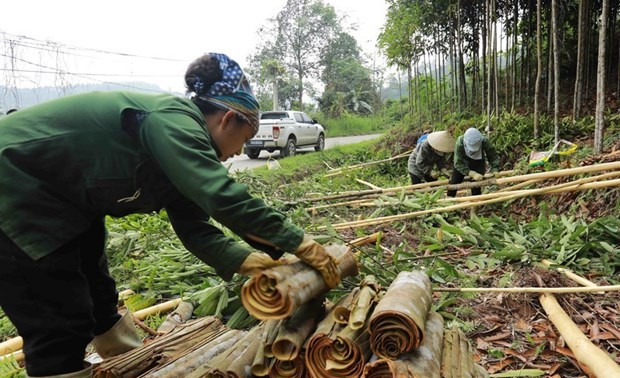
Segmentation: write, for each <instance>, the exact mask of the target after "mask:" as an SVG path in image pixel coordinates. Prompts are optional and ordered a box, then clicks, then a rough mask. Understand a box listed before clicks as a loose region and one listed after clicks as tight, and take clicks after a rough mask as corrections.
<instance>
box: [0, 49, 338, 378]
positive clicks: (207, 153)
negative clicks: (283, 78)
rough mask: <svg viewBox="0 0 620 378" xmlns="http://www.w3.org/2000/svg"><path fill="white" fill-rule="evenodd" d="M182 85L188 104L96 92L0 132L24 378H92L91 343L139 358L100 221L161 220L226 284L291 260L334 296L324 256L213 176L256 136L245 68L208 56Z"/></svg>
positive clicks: (7, 249) (4, 123) (21, 114)
mask: <svg viewBox="0 0 620 378" xmlns="http://www.w3.org/2000/svg"><path fill="white" fill-rule="evenodd" d="M185 83H186V85H187V89H188V94H191V98H189V99H186V98H179V97H175V96H172V95H169V94H156V95H152V94H142V93H130V92H94V93H87V94H79V95H74V96H68V97H64V98H60V99H55V100H52V101H49V102H46V103H43V104H40V105H36V106H33V107H29V108H24V109H21V110H20V111H18V112H16V113H15V114H11V116H10V117H5V118H3V119H2V120H0V135H2V137H1V138H0V306H1V307H2V309H3V310H4V312H5V313H6V314H7V316H8V317H9V319H10V320H11V321H12V322H13V324H14V325H15V326H16V328H17V331H18V332H19V334H20V335H21V336H22V337H23V339H24V348H23V350H24V353H25V356H26V369H27V374H28V376H30V377H37V376H38V377H41V376H46V377H49V376H51V377H54V376H62V377H88V376H90V374H91V371H90V367H89V366H87V365H88V364H85V363H84V362H83V358H84V351H85V347H86V345H87V344H88V343H89V342H90V341H91V340H92V341H93V344H94V346H95V348H96V350H97V351H98V352H99V354H100V355H101V356H102V357H104V358H106V357H109V356H112V355H116V354H120V353H122V352H125V351H127V350H130V349H132V348H135V347H137V346H139V345H141V342H140V339H139V338H138V336H137V334H136V330H135V329H134V327H133V322H132V319H131V316H130V315H129V316H127V315H125V316H122V317H121V316H120V315H119V314H118V313H117V308H116V304H117V292H116V288H115V283H114V281H113V279H112V278H111V277H110V274H109V272H108V267H107V260H106V255H105V240H106V230H105V226H104V217H105V216H106V215H110V216H114V217H120V216H124V215H127V214H132V213H148V212H153V211H158V210H160V209H162V208H163V209H165V210H166V211H167V214H168V217H169V219H170V222H171V224H172V226H173V228H174V230H175V232H176V233H177V235H178V237H179V239H180V240H181V241H182V242H183V244H184V245H185V247H186V248H187V249H188V250H189V251H190V252H191V253H193V254H195V255H196V256H197V257H198V258H200V259H201V260H202V261H204V262H205V263H207V264H208V265H210V266H212V267H213V268H215V270H216V271H217V273H218V274H219V275H220V276H221V277H222V278H224V279H226V280H228V279H230V278H231V277H232V275H233V274H234V273H235V272H237V273H240V274H252V273H255V272H257V271H259V270H261V269H265V268H267V267H271V266H274V265H276V264H277V262H276V261H275V259H278V258H280V257H281V256H282V254H283V253H284V252H294V253H295V254H296V255H297V256H298V257H299V258H300V259H301V260H303V261H305V262H307V263H308V264H310V265H311V266H313V267H314V268H316V269H317V270H319V271H320V272H321V274H322V275H323V277H324V279H325V281H326V283H327V285H328V286H329V287H335V286H336V285H337V284H338V283H339V280H340V277H339V274H338V271H337V267H336V266H335V264H334V262H333V261H332V260H331V258H330V257H329V255H328V254H327V253H326V252H325V249H324V248H323V247H322V246H321V245H320V244H318V243H316V242H314V241H313V240H312V239H311V238H309V237H307V236H305V235H304V231H303V230H302V229H300V228H298V227H296V226H294V225H293V224H291V223H290V221H289V220H288V219H287V218H286V217H285V216H284V215H283V214H281V213H279V212H278V211H276V210H274V209H272V208H271V207H269V206H267V205H266V204H265V203H264V202H263V201H262V200H261V199H258V198H254V197H252V196H250V195H249V194H248V192H247V191H246V187H245V186H243V185H241V184H238V183H236V182H235V181H234V180H233V179H232V178H230V177H229V176H228V172H227V170H226V168H225V167H224V166H223V165H222V164H221V161H224V160H226V159H227V158H229V157H231V156H233V155H234V154H235V153H237V152H238V151H240V149H241V147H242V146H243V144H244V143H245V142H246V141H247V140H248V139H250V138H252V137H253V136H254V134H255V133H256V131H257V128H258V114H259V106H258V103H257V101H256V99H255V98H254V96H253V94H252V91H251V88H250V86H249V84H248V82H247V80H246V78H245V76H244V73H243V71H242V70H241V68H240V67H239V66H238V65H237V63H236V62H235V61H233V60H231V59H229V58H228V57H227V56H226V55H223V54H214V53H211V54H206V55H204V56H202V57H200V58H198V59H197V60H196V61H194V62H193V63H191V64H190V65H189V67H188V69H187V72H186V74H185ZM210 217H213V219H215V220H217V221H218V222H220V223H221V224H223V225H225V226H226V227H228V228H230V229H231V230H232V231H233V232H235V233H236V234H238V235H239V236H241V237H242V238H243V239H244V240H246V241H247V242H248V243H249V244H250V245H251V246H252V247H255V248H257V249H259V250H262V251H264V252H266V254H265V253H260V252H252V251H250V250H248V249H247V248H246V247H244V246H242V245H241V244H239V243H236V242H235V241H234V240H233V239H231V238H229V237H226V236H224V234H223V233H222V232H221V231H220V229H218V228H216V227H214V226H212V225H211V224H210V223H209V222H208V221H209V218H210ZM240 220H241V221H240Z"/></svg>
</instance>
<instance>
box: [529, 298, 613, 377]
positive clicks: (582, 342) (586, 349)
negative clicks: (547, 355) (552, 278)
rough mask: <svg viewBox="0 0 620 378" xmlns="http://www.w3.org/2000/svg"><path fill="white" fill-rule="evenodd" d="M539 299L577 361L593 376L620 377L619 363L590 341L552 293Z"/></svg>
mask: <svg viewBox="0 0 620 378" xmlns="http://www.w3.org/2000/svg"><path fill="white" fill-rule="evenodd" d="M539 299H540V304H541V305H542V306H543V308H544V310H545V312H546V313H547V316H548V317H549V320H550V321H551V323H553V325H554V326H555V328H557V329H558V331H559V332H560V335H562V338H563V339H564V341H566V344H567V345H568V347H569V348H570V350H571V351H572V352H573V354H574V355H575V358H576V359H577V361H579V362H580V363H582V364H584V365H585V366H587V367H588V368H589V369H590V370H591V371H592V373H593V374H594V376H595V377H599V378H607V377H620V365H618V364H617V363H616V362H615V361H614V360H613V359H612V358H611V357H610V356H609V355H608V354H607V353H606V352H604V351H603V350H601V349H600V348H599V347H597V346H596V345H594V344H592V342H590V340H589V339H588V337H586V335H584V334H583V333H582V332H581V330H580V329H579V327H578V326H577V325H576V324H575V323H573V321H572V320H571V318H570V317H569V316H568V314H567V313H566V312H564V310H563V309H562V307H561V306H560V304H559V303H558V302H557V300H556V299H555V297H554V296H553V294H542V295H541V296H540V298H539Z"/></svg>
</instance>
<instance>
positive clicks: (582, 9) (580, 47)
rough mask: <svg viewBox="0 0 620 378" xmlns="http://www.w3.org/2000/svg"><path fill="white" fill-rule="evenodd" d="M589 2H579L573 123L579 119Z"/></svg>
mask: <svg viewBox="0 0 620 378" xmlns="http://www.w3.org/2000/svg"><path fill="white" fill-rule="evenodd" d="M588 1H589V0H581V1H580V2H579V21H578V25H577V27H578V32H577V35H578V37H577V72H576V73H575V92H574V94H573V121H576V120H577V118H579V115H580V114H579V113H580V110H581V92H582V90H583V68H584V67H583V66H584V59H585V42H586V40H585V35H586V33H585V28H586V24H585V21H586V17H585V16H586V9H587V6H588Z"/></svg>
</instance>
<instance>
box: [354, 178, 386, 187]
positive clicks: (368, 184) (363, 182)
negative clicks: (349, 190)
mask: <svg viewBox="0 0 620 378" xmlns="http://www.w3.org/2000/svg"><path fill="white" fill-rule="evenodd" d="M355 181H357V182H359V183H360V184H363V185H366V186H368V187H369V188H370V189H375V190H383V188H381V187H380V186H377V185H373V184H371V183H369V182H368V181H364V180H360V179H358V178H356V179H355Z"/></svg>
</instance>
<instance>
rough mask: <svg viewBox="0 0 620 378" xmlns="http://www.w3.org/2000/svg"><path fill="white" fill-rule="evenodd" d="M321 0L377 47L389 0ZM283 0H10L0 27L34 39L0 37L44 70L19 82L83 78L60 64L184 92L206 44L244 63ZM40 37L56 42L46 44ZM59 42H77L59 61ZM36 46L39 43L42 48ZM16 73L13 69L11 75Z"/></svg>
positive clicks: (23, 65) (367, 46)
mask: <svg viewBox="0 0 620 378" xmlns="http://www.w3.org/2000/svg"><path fill="white" fill-rule="evenodd" d="M323 1H324V2H326V3H328V4H331V5H332V6H334V8H335V9H336V12H337V14H338V15H339V16H340V17H346V23H347V25H349V26H356V27H357V30H356V31H355V30H352V31H350V32H351V34H352V35H353V36H354V37H356V38H357V40H358V42H359V44H360V45H361V46H362V47H363V48H364V52H365V53H367V54H372V53H374V52H376V50H375V48H374V46H375V43H376V39H377V36H378V35H379V31H380V28H381V27H382V25H383V23H384V21H385V13H386V9H387V5H386V3H385V0H363V1H362V0H323ZM164 4H165V5H164ZM285 4H286V0H225V1H213V0H200V1H198V0H185V1H181V0H179V1H166V2H162V1H156V0H150V1H148V0H124V1H120V0H106V1H97V2H94V1H88V0H79V1H78V0H37V1H34V0H7V1H3V2H2V6H1V8H0V32H3V33H6V34H5V35H4V36H8V37H9V39H11V38H13V37H14V36H25V37H29V38H33V39H34V40H33V41H32V45H31V47H28V44H29V43H28V40H25V42H24V40H22V39H20V40H19V41H20V43H19V44H17V45H15V46H7V38H4V36H3V35H1V34H0V43H4V45H3V46H0V54H3V55H6V53H7V51H9V50H8V49H13V51H15V52H16V53H14V54H10V55H13V56H18V57H20V59H22V60H21V61H19V62H13V64H15V63H19V67H20V69H25V70H26V71H27V70H28V69H32V70H33V71H39V73H38V74H37V72H34V73H27V72H21V73H20V75H19V76H20V77H23V79H19V83H17V82H16V83H14V85H17V86H20V87H21V86H38V85H49V84H48V82H49V81H50V80H52V82H55V83H56V85H58V84H59V82H62V80H67V81H71V82H75V81H77V80H79V77H80V76H75V75H68V76H65V77H64V78H63V77H59V76H58V75H52V74H46V73H43V72H42V71H45V70H46V67H51V68H54V67H56V68H64V69H65V70H66V71H68V72H71V73H76V74H78V75H82V76H83V77H84V78H91V79H92V80H91V82H97V81H101V82H103V81H128V80H133V81H147V82H153V83H156V84H159V85H160V86H161V87H162V88H163V89H164V90H167V91H173V92H182V91H183V74H184V72H185V68H186V67H187V65H188V64H189V62H191V61H192V60H193V59H195V58H197V57H198V56H200V55H202V54H203V53H205V52H209V51H215V52H223V53H226V54H228V55H229V56H230V57H232V58H233V59H235V60H237V61H238V62H239V63H240V64H241V65H242V66H245V64H246V58H247V56H248V55H249V54H251V53H253V52H254V48H255V46H256V44H257V42H258V40H259V35H258V33H257V31H258V29H259V27H261V26H263V25H265V24H266V22H267V19H269V18H272V17H274V16H276V15H277V13H278V12H279V11H280V10H281V9H282V8H283V7H284V5H285ZM40 41H50V42H53V43H50V45H49V46H50V48H49V49H48V50H42V49H41V42H40ZM56 44H61V45H63V46H69V47H77V48H79V49H72V50H69V51H70V52H71V54H68V55H67V54H63V55H62V58H61V61H58V59H59V58H58V57H59V55H58V54H57V53H56V52H55V51H53V50H54V47H55V46H56ZM84 48H86V49H93V50H95V51H89V50H84ZM50 50H52V51H50ZM62 50H63V51H66V50H65V48H64V47H63V49H62ZM32 51H38V53H37V54H36V56H33V55H32ZM100 51H107V52H110V54H106V53H101V52H100ZM115 53H125V54H128V55H129V56H123V55H119V54H115ZM153 58H163V59H153ZM0 61H1V62H2V64H1V65H0V68H3V71H2V72H0V85H6V84H9V83H8V82H7V80H9V79H7V77H8V76H7V72H8V71H7V68H9V67H10V66H11V62H10V61H9V59H7V57H5V56H0ZM100 74H114V75H117V76H98V75H100ZM33 75H34V76H33ZM120 75H131V76H128V77H122V76H120ZM15 76H16V75H15V73H12V76H11V77H12V78H15ZM11 80H15V79H11ZM52 85H53V83H52Z"/></svg>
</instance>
